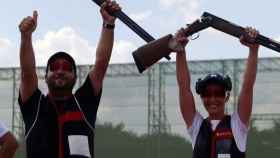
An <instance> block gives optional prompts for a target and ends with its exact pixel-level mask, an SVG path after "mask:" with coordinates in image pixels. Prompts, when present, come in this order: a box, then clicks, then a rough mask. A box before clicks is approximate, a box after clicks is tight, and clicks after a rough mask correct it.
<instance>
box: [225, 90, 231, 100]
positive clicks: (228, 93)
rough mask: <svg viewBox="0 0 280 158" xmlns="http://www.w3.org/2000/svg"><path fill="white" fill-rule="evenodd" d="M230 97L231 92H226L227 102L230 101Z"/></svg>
mask: <svg viewBox="0 0 280 158" xmlns="http://www.w3.org/2000/svg"><path fill="white" fill-rule="evenodd" d="M229 97H230V92H226V98H225V99H226V100H225V102H228V100H229Z"/></svg>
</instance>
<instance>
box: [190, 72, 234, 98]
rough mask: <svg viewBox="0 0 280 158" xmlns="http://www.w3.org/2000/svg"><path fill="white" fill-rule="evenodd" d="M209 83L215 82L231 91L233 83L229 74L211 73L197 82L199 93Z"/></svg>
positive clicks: (197, 91)
mask: <svg viewBox="0 0 280 158" xmlns="http://www.w3.org/2000/svg"><path fill="white" fill-rule="evenodd" d="M209 83H215V84H218V85H221V86H223V87H224V89H225V91H231V89H232V83H231V79H230V77H229V76H228V75H226V76H223V75H221V74H219V73H210V74H208V75H206V76H205V77H204V78H203V79H201V78H199V79H198V80H197V82H196V84H195V90H196V93H197V94H202V92H203V91H204V90H205V88H206V86H207V85H208V84H209Z"/></svg>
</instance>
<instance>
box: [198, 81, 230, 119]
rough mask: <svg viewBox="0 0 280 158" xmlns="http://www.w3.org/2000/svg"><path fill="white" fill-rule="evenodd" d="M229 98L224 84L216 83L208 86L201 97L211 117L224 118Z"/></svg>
mask: <svg viewBox="0 0 280 158" xmlns="http://www.w3.org/2000/svg"><path fill="white" fill-rule="evenodd" d="M228 98H229V96H228V95H227V94H226V91H225V88H224V87H223V86H221V85H219V84H215V83H210V84H208V85H207V86H206V88H205V90H204V92H203V93H202V94H201V99H202V102H203V104H204V107H205V109H206V110H207V112H208V114H209V118H210V119H222V117H223V116H224V110H225V103H226V102H227V100H228Z"/></svg>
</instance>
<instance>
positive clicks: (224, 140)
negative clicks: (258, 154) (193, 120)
mask: <svg viewBox="0 0 280 158" xmlns="http://www.w3.org/2000/svg"><path fill="white" fill-rule="evenodd" d="M230 120H231V117H230V116H225V117H224V118H223V119H222V120H221V121H220V123H219V124H218V126H217V127H216V129H215V131H212V128H211V123H210V122H209V121H208V120H207V119H204V120H203V122H202V124H201V127H200V129H199V133H198V136H197V138H196V142H195V146H194V150H193V158H245V152H241V151H239V149H238V147H237V145H236V142H235V140H234V137H233V133H232V130H231V125H230Z"/></svg>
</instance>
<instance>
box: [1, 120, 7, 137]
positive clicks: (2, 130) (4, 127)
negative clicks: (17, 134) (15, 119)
mask: <svg viewBox="0 0 280 158" xmlns="http://www.w3.org/2000/svg"><path fill="white" fill-rule="evenodd" d="M6 133H8V129H7V127H6V126H5V125H4V124H2V123H1V122H0V138H2V137H3V136H4V135H5V134H6Z"/></svg>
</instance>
